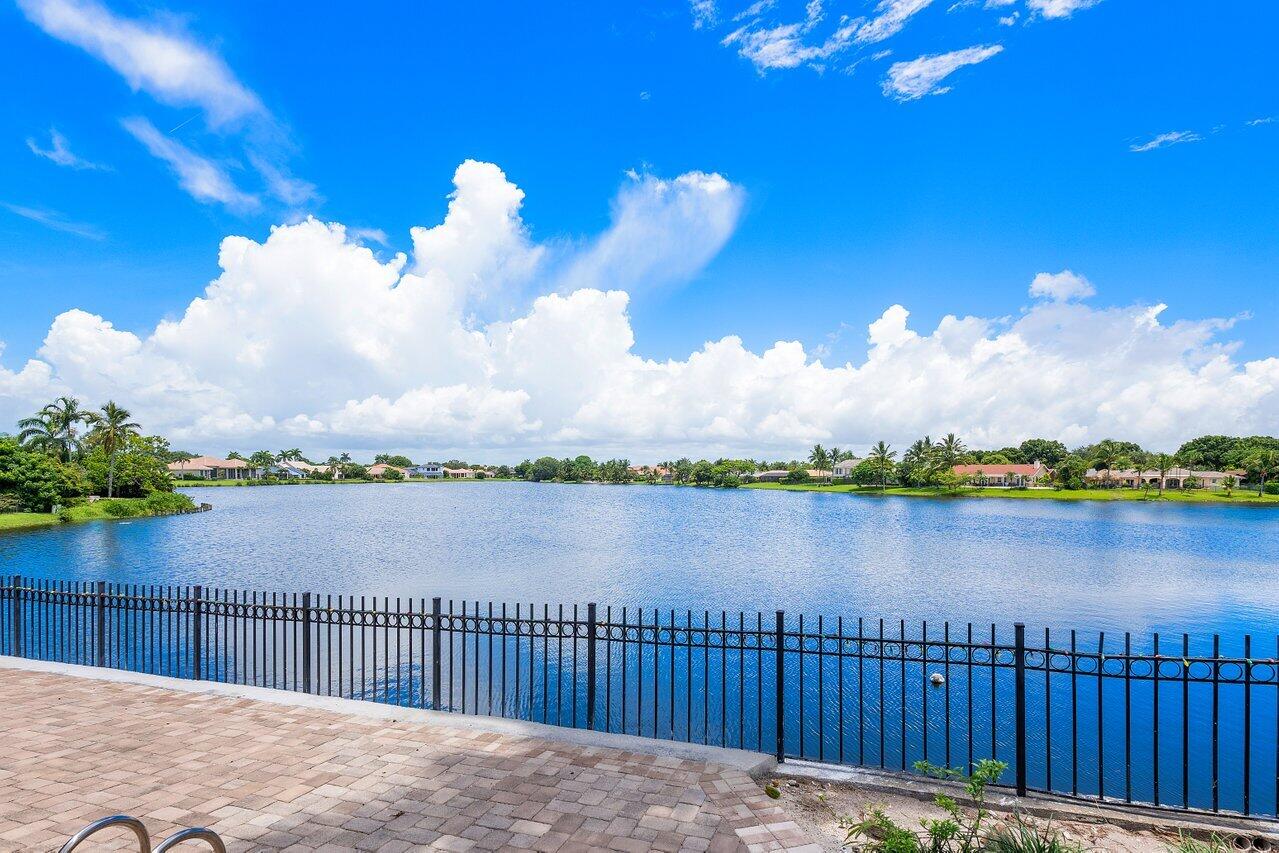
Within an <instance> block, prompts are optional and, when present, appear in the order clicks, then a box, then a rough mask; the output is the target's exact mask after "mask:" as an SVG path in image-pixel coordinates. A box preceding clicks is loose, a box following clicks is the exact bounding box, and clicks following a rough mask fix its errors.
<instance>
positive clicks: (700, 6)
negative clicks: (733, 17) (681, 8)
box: [688, 0, 719, 30]
mask: <svg viewBox="0 0 1279 853" xmlns="http://www.w3.org/2000/svg"><path fill="white" fill-rule="evenodd" d="M688 8H689V11H690V12H692V13H693V29H695V30H700V29H703V28H705V27H713V26H715V22H716V21H717V20H718V19H719V10H718V9H716V8H715V0H689V3H688Z"/></svg>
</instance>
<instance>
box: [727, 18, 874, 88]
mask: <svg viewBox="0 0 1279 853" xmlns="http://www.w3.org/2000/svg"><path fill="white" fill-rule="evenodd" d="M824 17H825V12H824V11H823V9H822V0H809V3H808V5H807V6H805V7H804V20H802V21H796V22H794V23H790V24H777V25H775V26H764V25H762V22H761V20H760V19H759V18H758V17H756V18H754V19H752V20H751V21H750V22H749V23H747V24H745V25H743V26H741V27H738V28H737V29H736V30H734V31H733V32H731V33H729V34H728V35H727V36H725V37H724V39H723V40H722V41H721V42H720V43H721V44H723V45H725V46H734V45H735V46H736V47H737V53H738V54H739V55H740V56H742V57H744V58H746V59H749V60H750V61H751V62H752V63H753V64H754V65H755V68H756V70H757V71H759V72H760V73H761V74H762V73H764V72H765V71H768V70H770V69H774V68H795V67H797V66H799V65H805V64H807V65H813V66H815V67H820V65H821V64H822V63H823V62H825V61H826V60H828V59H830V58H831V57H833V56H835V55H836V54H839V53H841V52H843V51H844V50H846V49H848V47H850V46H851V45H852V43H853V37H854V35H855V33H856V31H857V26H858V23H859V22H858V21H853V22H849V21H844V22H842V23H841V24H840V26H839V28H838V29H836V30H835V32H834V33H833V34H831V35H830V36H828V37H827V38H826V39H824V40H822V41H812V42H810V41H809V36H810V34H811V33H812V31H813V29H814V28H815V27H816V26H817V25H818V24H819V23H821V21H822V19H823V18H824Z"/></svg>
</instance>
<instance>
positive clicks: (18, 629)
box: [9, 574, 22, 657]
mask: <svg viewBox="0 0 1279 853" xmlns="http://www.w3.org/2000/svg"><path fill="white" fill-rule="evenodd" d="M10 592H13V613H12V614H10V619H9V620H10V622H12V623H13V656H14V657H22V575H20V574H15V575H13V587H12V588H10Z"/></svg>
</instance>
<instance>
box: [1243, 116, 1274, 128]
mask: <svg viewBox="0 0 1279 853" xmlns="http://www.w3.org/2000/svg"><path fill="white" fill-rule="evenodd" d="M1274 120H1275V117H1274V116H1265V117H1263V118H1254V119H1252V120H1251V121H1246V122H1244V124H1246V125H1248V126H1249V127H1259V126H1260V125H1263V124H1273V123H1274Z"/></svg>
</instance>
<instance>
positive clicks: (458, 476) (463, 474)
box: [443, 468, 475, 480]
mask: <svg viewBox="0 0 1279 853" xmlns="http://www.w3.org/2000/svg"><path fill="white" fill-rule="evenodd" d="M443 470H444V476H445V477H447V478H448V479H450V480H471V479H474V478H475V472H474V471H473V470H471V469H470V468H445V469H443Z"/></svg>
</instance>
